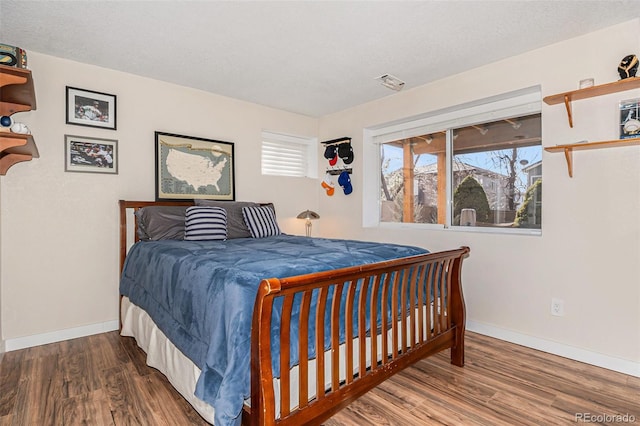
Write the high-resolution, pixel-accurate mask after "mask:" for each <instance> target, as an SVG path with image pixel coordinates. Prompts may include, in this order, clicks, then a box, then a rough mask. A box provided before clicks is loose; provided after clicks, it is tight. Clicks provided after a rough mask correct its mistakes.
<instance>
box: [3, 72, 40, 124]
mask: <svg viewBox="0 0 640 426" xmlns="http://www.w3.org/2000/svg"><path fill="white" fill-rule="evenodd" d="M0 99H1V100H2V102H0V115H11V114H14V113H16V112H23V111H31V110H34V109H36V94H35V90H34V88H33V79H32V78H31V71H29V70H27V69H24V68H15V67H8V66H6V65H0Z"/></svg>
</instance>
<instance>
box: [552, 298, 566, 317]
mask: <svg viewBox="0 0 640 426" xmlns="http://www.w3.org/2000/svg"><path fill="white" fill-rule="evenodd" d="M551 315H554V316H556V317H563V316H564V300H562V299H556V298H555V297H554V298H553V299H551Z"/></svg>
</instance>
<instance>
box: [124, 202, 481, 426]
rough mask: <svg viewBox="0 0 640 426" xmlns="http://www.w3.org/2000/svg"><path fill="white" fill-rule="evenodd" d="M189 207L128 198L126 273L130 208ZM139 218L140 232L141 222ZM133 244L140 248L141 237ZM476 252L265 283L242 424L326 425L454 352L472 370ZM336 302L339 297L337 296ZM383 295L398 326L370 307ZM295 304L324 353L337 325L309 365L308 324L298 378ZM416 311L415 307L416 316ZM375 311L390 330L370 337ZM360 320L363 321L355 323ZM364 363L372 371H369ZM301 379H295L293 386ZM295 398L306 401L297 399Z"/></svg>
mask: <svg viewBox="0 0 640 426" xmlns="http://www.w3.org/2000/svg"><path fill="white" fill-rule="evenodd" d="M189 205H193V203H192V202H188V201H178V202H171V201H160V202H148V201H124V200H120V202H119V206H120V272H121V273H122V269H123V266H124V261H125V257H126V254H127V249H128V240H129V239H128V238H127V235H128V229H127V214H128V213H129V212H130V210H133V211H136V210H138V209H140V208H143V207H147V206H189ZM135 220H136V224H137V218H136V219H135ZM134 239H135V241H138V236H137V234H136V235H135V237H134ZM468 253H469V248H468V247H461V248H459V249H456V250H448V251H443V252H435V253H429V254H424V255H417V256H411V257H407V258H400V259H395V260H390V261H384V262H380V263H374V264H367V265H361V266H354V267H348V268H342V269H337V270H329V271H325V272H319V273H313V274H306V275H300V276H295V277H290V278H284V279H276V278H267V277H265V279H263V280H262V282H261V283H260V286H259V289H258V294H257V297H256V300H255V305H254V312H253V319H252V330H251V407H249V406H248V405H246V404H245V405H244V410H243V413H242V423H243V424H245V425H302V424H309V425H312V424H320V423H321V422H322V421H324V420H326V419H328V418H329V417H331V416H332V415H333V414H335V413H336V412H338V411H339V410H341V409H342V408H344V407H345V406H347V405H348V404H349V403H350V402H352V401H354V400H355V399H356V398H358V397H359V396H361V395H363V394H364V393H366V392H367V391H369V390H371V389H372V388H374V387H375V386H377V385H378V384H380V383H382V382H383V381H384V380H386V379H387V378H389V377H390V376H392V375H393V374H395V373H397V372H399V371H401V370H402V369H404V368H406V367H408V366H410V365H412V364H414V363H416V362H418V361H419V360H421V359H423V358H425V357H428V356H430V355H432V354H435V353H438V352H441V351H443V350H446V349H449V348H450V356H451V363H452V364H454V365H457V366H463V365H464V334H465V304H464V298H463V293H462V284H461V268H462V261H463V259H464V258H465V257H467V256H468ZM416 282H418V283H425V284H423V285H425V286H426V287H425V288H426V289H427V291H426V292H425V291H424V290H423V285H419V286H418V285H416V284H415V283H416ZM357 285H361V286H362V287H361V291H360V292H359V296H358V297H356V293H357V292H356V291H355V289H356V286H357ZM406 286H409V288H407V287H406ZM396 289H400V290H398V291H395V290H396ZM364 290H366V291H364ZM312 292H314V294H315V295H316V297H317V309H310V305H311V298H312ZM425 293H426V294H425ZM329 294H333V296H334V297H329V296H328V295H329ZM379 294H384V295H391V296H389V297H391V298H392V300H391V303H390V305H391V311H392V312H391V313H390V317H389V318H397V319H398V320H397V321H390V320H388V318H387V315H381V313H379V312H377V309H378V306H379V305H378V304H376V303H367V301H368V300H367V299H369V298H370V299H369V302H371V301H373V300H374V297H377V295H379ZM296 295H297V296H296ZM367 295H368V297H367ZM430 295H431V296H430ZM121 297H122V296H121ZM294 297H295V298H296V300H301V304H300V306H301V309H300V318H299V321H300V324H308V325H309V327H315V331H316V332H315V336H313V340H315V345H316V346H315V347H323V346H324V345H323V342H325V324H324V322H325V319H326V318H327V317H329V318H330V326H329V330H330V333H329V334H330V336H326V337H328V338H329V340H330V341H331V348H330V349H329V350H328V351H326V352H325V355H324V357H323V356H318V357H315V359H313V360H308V358H309V357H308V340H309V339H310V336H309V332H308V329H307V327H304V326H300V327H299V330H300V331H299V346H298V351H299V354H300V356H299V363H298V365H297V367H295V369H296V372H295V374H293V373H291V369H290V368H289V365H290V356H291V354H290V337H291V336H290V334H289V333H290V327H289V325H290V323H291V316H292V314H291V308H292V306H293V304H294V302H293V301H294ZM277 298H280V300H281V301H282V303H281V306H282V311H281V314H280V315H281V325H282V327H281V333H280V342H279V347H280V372H281V373H280V375H279V377H278V378H277V379H275V380H276V381H277V383H278V384H279V388H278V391H276V390H274V372H273V371H272V365H271V343H272V342H271V334H270V328H271V318H272V311H273V309H275V306H276V305H274V301H275V300H276V299H277ZM341 299H342V300H343V303H344V305H345V309H344V312H346V314H345V316H344V324H342V326H343V327H344V328H343V330H352V329H354V328H353V327H354V324H358V326H357V327H356V328H355V330H357V332H356V333H357V337H355V338H354V339H353V340H351V339H345V341H344V342H343V343H340V339H339V331H340V325H339V324H337V323H338V320H339V311H340V307H341V306H340V300H341ZM398 299H400V300H398ZM407 299H408V300H407ZM429 299H430V301H429ZM278 306H279V305H278ZM407 306H410V307H416V308H415V309H408V308H407ZM326 310H328V312H329V314H327V313H326ZM354 312H355V314H354ZM366 312H368V314H369V315H370V318H380V321H381V324H382V325H381V326H380V327H378V328H377V329H373V330H371V331H368V330H367V329H365V322H366V321H365V320H364V316H365V314H366ZM356 315H357V316H359V317H360V320H358V318H355V316H356ZM372 360H373V361H372ZM361 365H364V366H365V368H364V369H360V368H359V366H361ZM345 372H351V373H350V374H346V373H345ZM293 375H295V376H296V377H295V379H292V376H293ZM294 394H295V395H297V397H292V395H294ZM292 400H293V401H294V402H293V403H292V402H291V401H292ZM277 407H279V408H277Z"/></svg>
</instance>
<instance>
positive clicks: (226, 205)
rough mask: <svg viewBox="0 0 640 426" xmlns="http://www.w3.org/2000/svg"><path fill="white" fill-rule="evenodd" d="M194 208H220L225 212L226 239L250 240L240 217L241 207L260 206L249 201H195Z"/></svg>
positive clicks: (246, 228) (247, 230)
mask: <svg viewBox="0 0 640 426" xmlns="http://www.w3.org/2000/svg"><path fill="white" fill-rule="evenodd" d="M195 204H196V206H209V207H222V208H223V209H225V210H226V211H227V239H229V240H231V239H233V238H251V232H249V228H248V227H247V224H246V223H244V217H243V216H242V208H243V207H258V206H259V205H260V204H258V203H252V202H250V201H216V200H203V199H196V200H195Z"/></svg>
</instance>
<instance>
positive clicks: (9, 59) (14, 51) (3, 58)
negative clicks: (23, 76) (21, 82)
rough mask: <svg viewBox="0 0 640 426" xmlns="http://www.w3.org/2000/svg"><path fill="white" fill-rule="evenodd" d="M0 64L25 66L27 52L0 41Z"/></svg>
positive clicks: (17, 66)
mask: <svg viewBox="0 0 640 426" xmlns="http://www.w3.org/2000/svg"><path fill="white" fill-rule="evenodd" d="M0 65H6V66H8V67H16V68H26V67H27V52H26V51H25V50H24V49H21V48H19V47H16V46H11V45H8V44H3V43H0Z"/></svg>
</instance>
